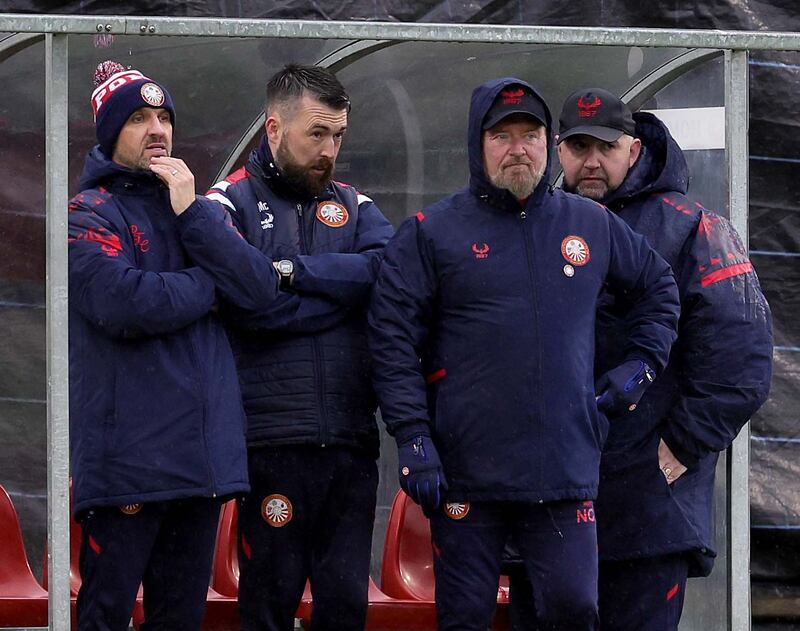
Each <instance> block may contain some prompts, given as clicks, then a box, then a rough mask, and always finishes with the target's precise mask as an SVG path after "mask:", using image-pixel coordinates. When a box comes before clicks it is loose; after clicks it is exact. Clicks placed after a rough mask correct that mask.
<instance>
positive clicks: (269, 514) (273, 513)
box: [261, 495, 294, 528]
mask: <svg viewBox="0 0 800 631" xmlns="http://www.w3.org/2000/svg"><path fill="white" fill-rule="evenodd" d="M293 515H294V511H293V509H292V503H291V502H290V501H289V498H288V497H286V496H285V495H268V496H267V497H265V498H264V501H263V502H261V516H262V517H263V518H264V521H265V522H267V523H268V524H269V525H270V526H273V527H275V528H282V527H283V526H285V525H286V524H288V523H289V522H290V521H292V516H293Z"/></svg>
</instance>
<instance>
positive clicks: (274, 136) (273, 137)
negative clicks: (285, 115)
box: [264, 114, 282, 145]
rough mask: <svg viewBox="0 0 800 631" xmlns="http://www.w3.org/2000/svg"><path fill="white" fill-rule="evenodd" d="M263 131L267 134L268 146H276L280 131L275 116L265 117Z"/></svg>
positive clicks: (277, 117) (280, 128)
mask: <svg viewBox="0 0 800 631" xmlns="http://www.w3.org/2000/svg"><path fill="white" fill-rule="evenodd" d="M264 131H265V132H266V133H267V140H268V141H269V142H270V144H272V145H277V144H278V141H279V140H280V138H281V131H282V125H281V120H280V117H279V116H277V115H276V114H271V115H270V116H267V120H266V121H265V122H264Z"/></svg>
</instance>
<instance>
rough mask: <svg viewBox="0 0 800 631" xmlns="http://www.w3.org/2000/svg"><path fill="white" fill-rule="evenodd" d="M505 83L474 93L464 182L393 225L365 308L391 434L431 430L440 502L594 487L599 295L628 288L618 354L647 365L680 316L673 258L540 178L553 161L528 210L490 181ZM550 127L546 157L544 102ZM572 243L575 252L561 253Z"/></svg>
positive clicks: (558, 495) (586, 491)
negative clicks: (492, 134)
mask: <svg viewBox="0 0 800 631" xmlns="http://www.w3.org/2000/svg"><path fill="white" fill-rule="evenodd" d="M513 83H523V82H520V81H519V80H518V79H511V78H509V79H501V80H496V81H492V82H489V83H487V84H485V85H484V86H482V88H479V89H478V90H476V92H475V93H474V94H473V100H472V104H471V108H470V118H469V165H470V184H469V188H467V189H466V190H462V191H460V192H457V193H455V194H454V195H451V196H449V197H446V198H444V199H443V200H441V201H440V202H438V203H437V204H435V205H433V206H432V207H430V208H428V209H425V210H424V211H423V212H421V213H419V214H418V215H417V217H413V218H411V219H409V220H408V221H406V222H405V223H404V224H403V226H402V227H401V228H400V230H399V231H398V233H397V235H396V236H395V238H394V239H393V240H392V241H391V242H390V244H389V246H387V249H386V255H385V258H384V262H383V265H382V268H381V272H380V274H379V277H378V281H377V283H376V286H375V290H374V292H373V301H372V306H371V309H370V314H369V320H370V343H371V346H372V349H373V359H374V362H375V377H374V380H375V386H376V390H377V392H378V396H379V399H380V404H381V411H382V414H383V419H384V420H385V421H386V423H387V426H388V430H389V433H390V434H392V435H394V436H395V438H396V439H398V441H402V440H404V439H406V438H408V437H411V436H414V435H416V434H431V435H432V437H433V440H434V443H435V445H436V447H437V450H438V451H439V454H440V456H441V458H442V461H443V466H444V470H445V475H446V478H447V482H448V484H449V491H447V493H446V494H445V495H446V501H449V502H453V501H465V500H520V501H530V502H533V501H554V500H564V499H590V498H594V497H595V495H596V492H597V478H598V467H599V462H600V449H601V447H602V445H603V442H604V440H605V436H606V432H607V427H608V421H607V420H606V419H605V418H604V417H603V416H602V415H600V414H599V413H598V410H597V406H596V404H595V391H594V373H593V363H594V343H595V339H594V330H595V312H596V303H597V298H598V296H599V295H600V292H601V290H602V288H603V286H604V285H605V284H606V283H608V284H610V285H613V286H614V287H615V288H616V289H617V290H619V291H622V292H626V293H627V294H628V295H630V297H631V299H632V301H633V302H634V306H633V307H632V308H631V311H630V318H631V322H630V328H629V337H628V340H627V341H626V343H625V344H624V355H625V357H626V358H627V359H642V360H645V361H646V362H647V363H648V364H649V365H650V366H651V367H653V368H654V369H655V370H657V371H658V370H660V369H661V368H663V366H664V364H665V363H666V360H667V356H668V352H669V348H670V345H671V344H672V342H673V340H674V338H675V328H676V325H677V318H678V309H679V307H678V298H677V289H676V286H675V281H674V280H673V278H672V273H671V271H670V269H669V266H668V265H667V264H666V263H665V262H664V261H663V259H661V257H659V256H658V255H657V254H656V253H655V252H654V251H653V250H651V249H650V248H649V247H648V245H647V243H646V242H645V240H644V239H643V238H641V237H640V236H638V235H636V234H634V233H633V231H631V230H630V229H629V228H628V227H627V226H626V225H625V224H624V222H622V221H620V220H619V219H617V218H616V217H615V216H614V215H613V214H612V213H610V212H608V211H607V210H606V209H605V208H604V207H602V206H600V205H599V204H596V203H594V202H591V201H588V200H586V199H582V198H580V197H577V196H574V195H570V194H568V193H564V192H563V191H560V190H552V189H551V188H549V187H548V178H549V168H548V169H547V173H546V174H545V176H544V177H543V178H542V181H541V182H540V184H539V185H538V186H537V188H536V190H535V191H534V193H533V194H532V195H531V196H530V198H529V199H528V200H527V203H526V204H525V206H524V207H521V205H520V203H519V201H517V199H516V198H514V197H513V196H512V195H511V194H510V193H509V192H507V191H505V190H500V189H498V188H496V187H494V186H493V185H492V184H491V183H490V182H489V181H488V179H487V177H486V175H485V172H484V167H483V159H482V149H481V140H482V138H481V137H482V132H481V121H482V120H483V118H484V115H485V114H486V112H487V110H488V108H489V107H490V105H491V103H492V102H493V100H494V98H495V96H496V95H497V94H498V92H499V91H500V90H501V89H503V88H504V87H505V86H508V85H510V84H513ZM537 98H538V97H537ZM545 109H546V106H545ZM547 128H548V137H549V138H550V139H551V140H550V143H549V155H550V156H552V153H553V151H552V126H551V121H550V115H549V112H548V115H547ZM578 239H580V240H581V241H582V242H583V244H584V245H585V248H586V250H585V256H583V257H581V256H573V257H570V255H569V253H568V252H567V251H565V250H566V244H567V243H570V242H572V243H576V242H577V240H578ZM568 266H571V268H570V267H568ZM420 360H421V363H420ZM426 381H427V385H426Z"/></svg>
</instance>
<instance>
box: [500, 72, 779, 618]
mask: <svg viewBox="0 0 800 631" xmlns="http://www.w3.org/2000/svg"><path fill="white" fill-rule="evenodd" d="M558 143H559V144H558V155H559V158H560V160H561V165H562V167H563V169H564V189H566V190H567V191H570V192H575V193H578V194H579V195H582V196H585V197H590V198H592V199H595V200H597V201H599V202H601V203H603V204H605V205H606V206H607V207H608V208H609V210H610V211H611V212H613V213H614V214H615V215H617V216H618V217H620V218H621V219H623V220H624V221H625V222H626V223H627V224H628V225H630V226H631V227H632V228H634V229H635V230H636V231H637V232H639V233H640V234H642V235H643V236H645V237H646V238H647V241H648V242H649V243H650V245H651V246H652V247H653V248H654V249H655V250H656V251H657V252H658V253H659V254H661V255H662V256H663V257H664V258H665V259H666V261H667V262H668V263H669V264H670V265H671V266H672V269H673V270H674V273H675V278H676V280H677V281H678V287H679V289H680V296H681V319H680V326H679V328H678V331H679V335H678V340H677V342H676V343H675V345H674V346H673V348H672V352H671V354H670V358H669V363H668V364H667V367H666V368H665V370H664V372H663V374H661V375H660V376H659V378H658V380H657V382H656V383H655V384H654V385H653V387H652V388H650V389H648V390H647V391H646V392H645V393H644V395H643V397H642V399H641V401H640V403H639V406H638V407H637V409H636V410H635V411H633V412H632V413H631V414H629V415H628V416H626V417H624V418H621V419H616V420H614V421H613V422H612V423H611V427H610V431H609V434H608V440H607V442H606V444H605V448H604V452H603V457H602V460H601V463H600V487H599V491H598V496H597V501H596V504H595V508H596V512H597V538H598V548H599V556H600V564H599V567H600V570H599V584H598V587H599V597H600V621H601V624H600V627H601V628H602V629H604V631H675V630H676V629H677V628H678V622H679V621H680V617H681V613H682V608H683V602H684V591H685V588H686V582H687V581H686V579H687V577H688V576H707V575H708V574H709V573H710V572H711V569H712V567H713V563H714V557H715V556H716V553H715V551H714V547H715V541H714V521H713V514H714V513H713V510H712V500H713V495H714V473H715V470H716V463H717V455H718V452H720V451H722V450H724V449H725V448H727V447H728V445H730V443H731V442H732V441H733V439H734V438H735V437H736V435H737V433H738V432H739V430H740V429H741V427H742V426H743V425H744V424H745V423H746V422H747V420H748V419H749V418H750V416H751V415H752V414H753V413H754V412H755V411H756V410H757V409H758V408H759V406H760V405H761V404H762V403H763V402H764V400H765V399H766V397H767V393H768V391H769V384H770V375H771V365H772V328H771V316H770V311H769V305H768V304H767V301H766V299H765V298H764V295H763V293H762V292H761V288H760V287H759V284H758V278H757V277H756V275H755V272H754V270H753V266H752V264H751V263H750V261H749V260H748V255H747V251H746V250H745V249H744V247H743V246H742V242H741V239H740V238H739V235H738V234H736V231H735V230H734V228H733V226H731V224H730V223H729V222H728V221H727V220H726V219H725V218H723V217H720V216H718V215H716V214H715V213H713V212H710V211H708V210H706V209H705V208H703V207H702V206H701V205H700V204H698V203H696V202H694V201H693V200H690V199H689V198H687V196H686V192H687V189H688V183H689V173H688V168H687V165H686V160H685V158H684V155H683V152H682V151H681V149H680V147H679V146H678V144H677V142H676V141H675V140H674V139H673V138H672V136H671V135H670V133H669V130H668V129H667V127H666V126H665V125H664V123H663V122H662V121H660V120H659V119H658V118H657V117H656V116H654V115H653V114H650V113H647V112H636V113H635V114H632V113H631V111H630V109H629V108H628V106H627V105H626V104H625V103H624V102H623V101H622V100H621V99H619V98H618V97H616V96H614V95H613V94H611V93H610V92H608V91H606V90H603V89H600V88H584V89H581V90H577V91H576V92H574V93H573V94H571V95H570V96H569V97H568V98H567V100H566V101H565V102H564V106H563V109H562V111H561V117H560V127H559V137H558ZM624 302H625V299H624V298H623V297H620V296H613V295H611V294H609V293H605V294H604V295H603V296H602V297H601V300H600V309H599V311H598V316H597V322H598V324H597V338H596V339H597V347H596V351H595V374H597V375H601V374H603V372H604V371H605V370H607V369H608V367H609V366H613V365H615V363H617V362H618V361H619V355H620V353H621V352H623V349H624V348H625V345H626V342H627V340H626V337H625V335H624V332H623V327H624V320H623V318H622V316H621V313H620V306H621V305H622V304H624ZM521 582H524V576H523V575H522V574H521V573H517V574H514V575H512V578H511V585H512V590H511V603H512V604H511V608H512V610H513V611H512V618H514V619H515V620H517V621H518V622H517V624H516V625H515V627H514V628H515V631H517V630H519V631H522V630H523V629H526V628H528V627H526V626H525V625H524V624H523V623H521V622H519V621H521V620H525V618H526V616H525V615H524V614H522V613H520V605H521V604H522V603H524V602H525V596H526V594H527V595H528V597H530V594H531V592H530V588H527V591H526V590H524V589H522V588H521V587H520V584H521ZM528 606H530V607H532V606H533V603H532V602H530V601H529V605H528Z"/></svg>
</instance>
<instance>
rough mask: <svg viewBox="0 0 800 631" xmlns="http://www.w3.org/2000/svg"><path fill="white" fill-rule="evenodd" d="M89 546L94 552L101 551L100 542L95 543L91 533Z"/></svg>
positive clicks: (98, 552)
mask: <svg viewBox="0 0 800 631" xmlns="http://www.w3.org/2000/svg"><path fill="white" fill-rule="evenodd" d="M89 547H90V548H91V549H92V550H94V553H95V554H100V553H101V552H102V549H101V548H100V544H99V543H97V541H95V539H94V537H92V535H89Z"/></svg>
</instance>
